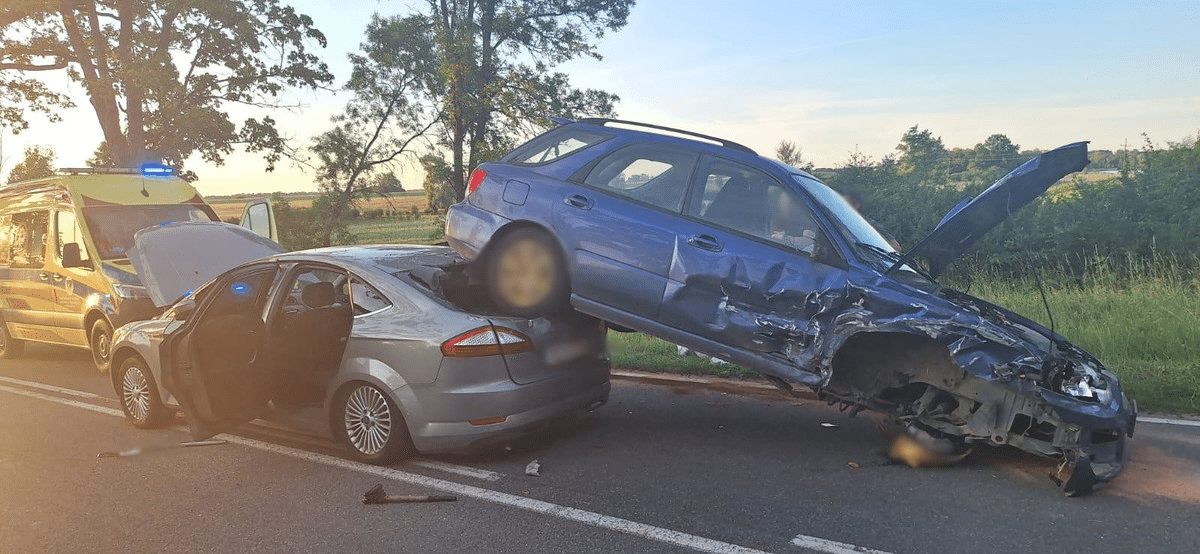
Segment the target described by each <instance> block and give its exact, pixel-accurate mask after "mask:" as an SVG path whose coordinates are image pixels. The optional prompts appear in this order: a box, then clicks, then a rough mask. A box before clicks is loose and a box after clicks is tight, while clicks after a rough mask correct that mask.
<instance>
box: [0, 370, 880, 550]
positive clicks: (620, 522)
mask: <svg viewBox="0 0 1200 554" xmlns="http://www.w3.org/2000/svg"><path fill="white" fill-rule="evenodd" d="M0 390H2V391H5V392H9V393H12V394H17V395H20V396H26V397H29V398H36V399H38V400H45V401H47V402H54V403H57V404H62V405H65V406H71V407H74V408H80V409H84V410H91V411H93V412H98V413H102V414H108V415H111V416H117V417H124V414H123V413H122V412H121V411H119V410H114V409H112V408H106V407H104V406H97V405H95V404H89V403H87V402H79V401H77V400H71V399H69V398H59V397H55V396H50V395H47V394H42V393H40V392H33V391H28V390H24V389H15V388H11V387H6V386H3V385H0ZM214 438H218V439H223V440H227V441H229V442H231V443H234V444H240V445H242V446H247V447H250V448H254V449H256V450H262V451H265V452H272V453H275V454H280V455H283V456H289V457H292V458H297V459H300V460H306V461H309V462H313V463H318V464H322V465H326V466H330V467H335V468H339V469H345V470H348V471H355V472H358V473H365V474H369V475H374V476H376V477H383V478H385V479H391V480H393V481H400V482H403V483H408V484H410V485H416V486H419V487H425V488H430V489H435V490H438V491H442V492H448V493H451V494H456V495H459V496H465V497H468V498H476V499H479V500H484V501H487V502H493V503H496V504H500V505H503V506H510V507H513V508H520V509H522V510H529V511H531V512H535V513H539V514H544V515H548V516H552V517H556V518H559V519H564V520H567V521H575V522H578V523H583V524H585V525H591V526H593V527H598V528H600V529H607V530H610V531H617V532H620V533H626V534H629V535H633V536H635V537H641V538H644V539H648V540H652V541H657V542H661V543H665V544H671V545H675V546H679V547H683V548H690V549H692V550H696V551H699V552H714V553H722V554H724V553H733V554H765V553H763V551H761V550H755V549H753V548H746V547H744V546H739V545H736V544H731V543H727V542H721V541H718V540H714V539H708V538H704V537H700V536H697V535H692V534H688V533H683V532H680V531H672V530H670V529H664V528H662V527H655V526H653V525H647V524H645V523H638V522H636V521H630V520H627V519H622V518H619V517H613V516H606V515H604V514H599V513H596V512H589V511H587V510H580V509H578V508H571V507H568V506H560V505H558V504H553V503H550V502H545V501H542V500H535V499H532V498H526V497H524V496H517V495H515V494H508V493H505V492H499V491H494V490H491V489H484V488H480V487H475V486H471V485H464V484H462V483H456V482H454V481H446V480H444V479H436V478H433V477H427V476H425V475H419V474H416V473H408V472H406V471H400V470H398V469H394V468H390V467H382V466H373V465H368V464H363V463H359V462H354V461H350V460H343V459H341V458H338V457H335V456H329V455H326V454H318V453H315V452H308V451H305V450H299V449H296V448H291V447H288V446H283V445H278V444H271V443H268V442H262V441H258V440H254V439H247V438H245V437H238V436H233V435H218V436H217V437H214ZM863 552H872V551H863Z"/></svg>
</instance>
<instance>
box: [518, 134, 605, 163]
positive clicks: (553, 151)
mask: <svg viewBox="0 0 1200 554" xmlns="http://www.w3.org/2000/svg"><path fill="white" fill-rule="evenodd" d="M606 138H608V135H602V134H600V133H593V132H591V131H585V130H583V129H579V128H575V127H559V128H558V129H555V130H553V131H550V132H548V133H546V134H544V135H542V136H540V137H537V138H535V139H533V140H531V141H529V142H527V143H525V144H524V145H522V146H521V147H519V148H517V149H516V150H514V151H513V152H512V153H511V154H509V155H508V156H505V157H504V161H506V162H511V163H514V164H519V165H542V164H547V163H550V162H553V161H555V160H558V159H560V158H564V157H566V156H568V155H570V154H574V153H575V152H578V151H580V150H582V149H584V148H587V147H588V146H591V145H593V144H596V143H598V142H601V141H603V140H604V139H606Z"/></svg>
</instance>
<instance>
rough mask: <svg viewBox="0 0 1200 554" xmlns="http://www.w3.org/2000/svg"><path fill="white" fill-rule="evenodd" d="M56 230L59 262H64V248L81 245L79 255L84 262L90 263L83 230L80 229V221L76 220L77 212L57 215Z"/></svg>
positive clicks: (64, 212) (56, 248) (56, 253)
mask: <svg viewBox="0 0 1200 554" xmlns="http://www.w3.org/2000/svg"><path fill="white" fill-rule="evenodd" d="M55 217H56V221H55V228H56V229H57V237H56V240H55V245H54V252H55V255H57V256H58V259H59V261H62V257H63V246H64V245H67V244H77V245H79V255H80V257H81V258H82V260H83V261H85V262H87V261H90V259H89V258H88V251H87V245H86V244H84V242H83V229H81V228H80V227H79V221H78V220H77V219H76V218H75V212H71V211H65V210H64V211H59V212H57V213H56V216H55Z"/></svg>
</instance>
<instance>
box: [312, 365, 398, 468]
mask: <svg viewBox="0 0 1200 554" xmlns="http://www.w3.org/2000/svg"><path fill="white" fill-rule="evenodd" d="M331 419H332V420H333V421H332V423H333V428H334V432H335V433H337V435H338V438H340V439H341V440H342V443H343V444H345V445H346V448H347V449H348V450H349V451H350V455H351V456H352V457H353V458H354V459H356V460H359V461H362V462H366V463H369V464H379V465H385V464H391V463H395V462H398V461H400V460H402V459H404V458H408V457H412V456H415V455H416V454H417V449H416V447H415V446H413V443H412V436H411V435H409V432H408V425H407V424H406V423H405V422H404V416H402V415H401V414H400V409H399V408H398V407H397V406H396V404H395V403H394V402H392V400H391V398H389V397H388V395H387V394H385V393H384V392H383V391H381V390H379V389H378V388H376V387H375V386H373V385H370V384H367V383H354V384H352V385H350V386H348V387H346V388H345V389H344V390H343V391H342V392H341V393H339V394H338V396H337V398H335V399H334V402H333V414H332V417H331Z"/></svg>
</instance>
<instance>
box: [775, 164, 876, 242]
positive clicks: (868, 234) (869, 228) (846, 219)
mask: <svg viewBox="0 0 1200 554" xmlns="http://www.w3.org/2000/svg"><path fill="white" fill-rule="evenodd" d="M792 178H793V179H795V180H796V182H797V183H800V186H802V187H804V190H807V191H808V192H809V193H810V194H812V195H813V196H815V197H816V198H817V202H820V203H821V204H822V205H824V206H825V208H826V209H827V210H829V211H830V213H831V214H832V215H833V219H834V221H835V223H837V224H838V226H839V227H841V231H842V232H843V233H844V234H845V235H847V236H846V239H847V240H849V241H850V242H851V243H855V242H862V243H866V244H869V245H871V246H876V247H879V248H882V249H883V250H886V251H888V252H895V249H894V248H892V246H891V245H890V244H888V241H887V240H886V239H884V238H883V235H880V234H879V231H876V230H875V226H874V225H871V222H869V221H867V219H866V218H865V217H863V216H862V214H860V213H858V210H856V209H854V207H853V206H851V205H850V204H849V203H848V202H846V199H845V198H842V195H840V194H838V193H837V191H835V190H833V189H831V188H829V186H828V185H826V184H825V183H822V182H820V181H818V180H816V179H813V178H812V177H809V176H807V175H792Z"/></svg>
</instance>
